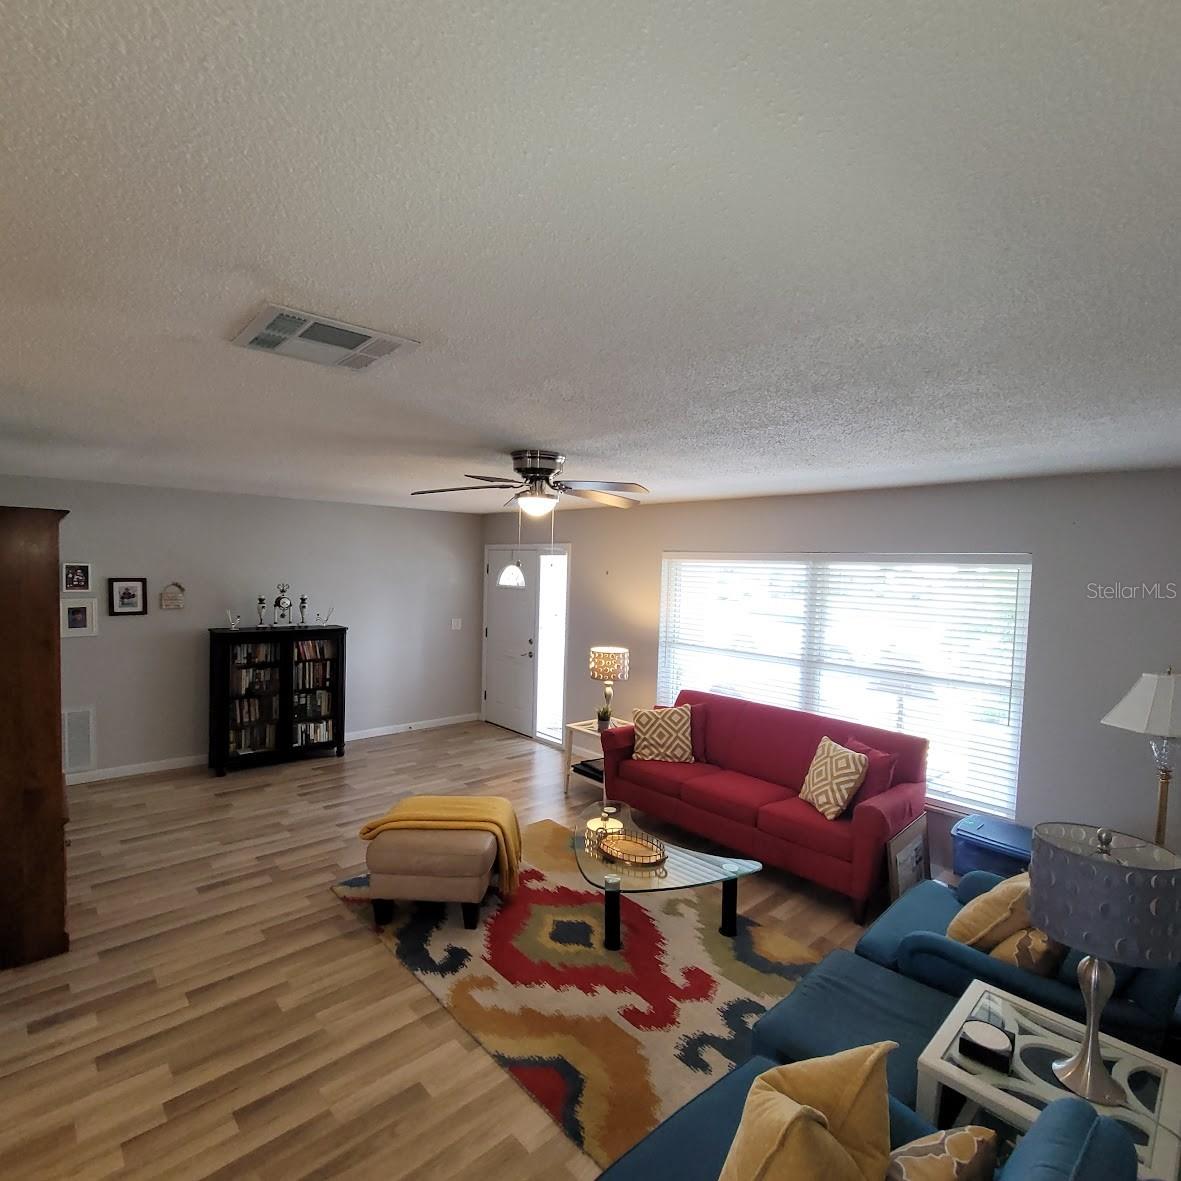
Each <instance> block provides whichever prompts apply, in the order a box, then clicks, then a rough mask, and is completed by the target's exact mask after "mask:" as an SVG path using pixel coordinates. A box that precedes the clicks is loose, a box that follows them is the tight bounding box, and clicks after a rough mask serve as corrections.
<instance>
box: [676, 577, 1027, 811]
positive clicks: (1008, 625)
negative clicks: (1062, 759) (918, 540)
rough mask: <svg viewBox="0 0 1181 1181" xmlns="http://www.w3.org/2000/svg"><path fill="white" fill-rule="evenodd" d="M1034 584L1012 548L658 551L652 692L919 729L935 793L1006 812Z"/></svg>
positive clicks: (1010, 807) (1013, 779) (1011, 802)
mask: <svg viewBox="0 0 1181 1181" xmlns="http://www.w3.org/2000/svg"><path fill="white" fill-rule="evenodd" d="M1030 576H1031V565H1030V559H1029V558H1028V556H1026V555H1012V554H1009V555H999V556H995V557H993V556H989V557H981V556H979V555H973V556H970V557H962V558H961V557H949V556H945V555H938V556H926V555H915V556H910V555H907V556H896V555H888V556H886V555H866V556H854V555H844V554H843V555H839V556H838V555H833V556H825V557H815V556H809V557H799V558H779V557H775V558H762V557H759V558H741V557H731V556H727V557H710V556H696V555H666V557H665V559H664V582H663V596H662V597H663V602H662V606H661V615H660V663H659V671H658V681H657V693H658V697H659V700H660V702H661V704H669V703H671V702H672V701H673V700H674V698H675V697H676V695H677V693H678V692H679V691H680V690H681V689H703V690H707V691H711V692H717V693H727V694H730V695H731V696H734V697H744V698H749V699H751V700H757V701H766V702H770V703H771V704H773V705H784V706H788V707H791V708H793V709H806V710H812V711H814V712H816V713H822V714H828V715H830V716H833V717H839V718H848V719H849V720H851V721H857V722H863V723H866V724H868V725H872V726H881V727H884V728H886V729H892V730H902V731H905V732H906V733H908V734H917V735H921V736H922V737H924V738H927V739H929V740H930V743H931V749H930V755H929V759H928V778H927V787H928V796H929V797H930V798H931V799H934V800H941V801H944V802H946V803H949V804H952V805H955V806H957V807H960V808H964V809H966V810H970V811H982V812H989V813H992V814H994V815H998V816H1007V817H1012V816H1013V814H1014V812H1015V809H1016V802H1017V764H1018V758H1019V755H1020V750H1021V710H1022V699H1023V692H1024V685H1025V651H1026V632H1027V628H1028V619H1029V586H1030ZM834 737H837V738H838V740H839V736H834Z"/></svg>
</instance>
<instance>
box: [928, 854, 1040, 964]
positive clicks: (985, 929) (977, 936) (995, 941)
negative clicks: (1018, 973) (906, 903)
mask: <svg viewBox="0 0 1181 1181" xmlns="http://www.w3.org/2000/svg"><path fill="white" fill-rule="evenodd" d="M1031 926H1033V924H1032V923H1031V922H1030V921H1029V874H1028V872H1026V873H1019V874H1018V875H1017V876H1016V877H1015V878H1008V879H1006V880H1005V881H1003V882H1000V883H999V884H997V885H995V886H993V888H992V889H991V890H989V891H988V892H987V893H986V894H981V895H980V896H979V897H978V898H973V899H972V901H971V902H969V903H968V905H967V906H965V907H964V908H963V909H962V910H961V911H960V912H959V914H957V915H956V916H955V918H954V919H952V920H951V923H950V925H949V926H948V928H947V937H948V938H949V939H954V940H955V941H956V942H957V943H966V944H967V945H968V946H969V947H976V948H979V949H980V950H981V951H992V949H993V948H994V947H996V946H998V945H999V944H1001V943H1003V942H1004V941H1005V940H1006V939H1008V938H1009V936H1010V935H1016V934H1017V932H1018V931H1024V930H1025V928H1026V927H1031Z"/></svg>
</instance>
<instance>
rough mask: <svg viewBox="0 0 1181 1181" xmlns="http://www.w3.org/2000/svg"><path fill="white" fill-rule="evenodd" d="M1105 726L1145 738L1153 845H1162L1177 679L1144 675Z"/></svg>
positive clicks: (1179, 689)
mask: <svg viewBox="0 0 1181 1181" xmlns="http://www.w3.org/2000/svg"><path fill="white" fill-rule="evenodd" d="M1103 724H1104V725H1105V726H1118V727H1119V728H1120V729H1121V730H1131V731H1132V732H1133V733H1135V734H1144V735H1147V737H1148V740H1149V742H1150V743H1151V744H1152V755H1153V758H1154V759H1155V760H1156V774H1157V782H1156V793H1157V795H1156V843H1157V844H1158V845H1163V844H1164V843H1165V839H1166V838H1165V824H1166V822H1167V820H1168V813H1169V783H1170V782H1171V781H1172V778H1173V750H1174V746H1175V743H1174V739H1176V738H1179V737H1181V676H1178V675H1177V674H1176V673H1174V672H1173V670H1172V669H1171V668H1170V669H1167V670H1166V671H1165V672H1163V673H1144V674H1143V675H1142V676H1141V677H1140V679H1139V680H1138V681H1137V682H1136V683H1135V684H1134V685H1133V686H1132V687H1131V689H1129V690H1128V692H1127V695H1126V696H1125V697H1124V698H1123V700H1122V701H1120V703H1119V704H1118V705H1117V706H1116V707H1115V708H1114V709H1113V710H1112V711H1111V712H1110V713H1109V714H1108V715H1107V716H1106V717H1105V718H1104V719H1103Z"/></svg>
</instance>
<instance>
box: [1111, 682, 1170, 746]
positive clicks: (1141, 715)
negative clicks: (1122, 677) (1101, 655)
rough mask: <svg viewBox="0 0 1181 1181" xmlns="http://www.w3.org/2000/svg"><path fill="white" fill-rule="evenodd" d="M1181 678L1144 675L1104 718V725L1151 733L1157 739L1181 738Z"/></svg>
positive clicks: (1139, 732)
mask: <svg viewBox="0 0 1181 1181" xmlns="http://www.w3.org/2000/svg"><path fill="white" fill-rule="evenodd" d="M1178 681H1181V676H1179V675H1178V674H1176V673H1144V674H1142V675H1141V677H1140V679H1139V680H1138V681H1137V682H1136V683H1135V684H1134V685H1133V686H1132V688H1131V689H1130V690H1129V691H1128V693H1127V696H1126V697H1124V699H1123V700H1122V701H1121V702H1120V703H1119V704H1118V705H1117V706H1116V707H1115V708H1114V709H1113V710H1112V711H1111V712H1110V713H1109V714H1108V715H1107V716H1106V717H1105V718H1104V719H1103V724H1104V725H1105V726H1118V727H1119V728H1120V729H1121V730H1134V731H1135V732H1136V733H1137V734H1151V735H1152V736H1153V737H1154V738H1177V737H1181V689H1178V685H1177V683H1178Z"/></svg>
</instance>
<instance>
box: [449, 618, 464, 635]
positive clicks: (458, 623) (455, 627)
mask: <svg viewBox="0 0 1181 1181" xmlns="http://www.w3.org/2000/svg"><path fill="white" fill-rule="evenodd" d="M461 627H463V620H462V619H453V620H452V621H451V630H452V631H453V632H457V631H459V629H460V628H461Z"/></svg>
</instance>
